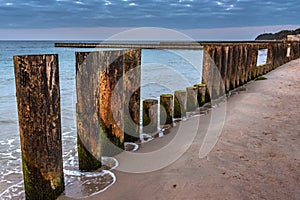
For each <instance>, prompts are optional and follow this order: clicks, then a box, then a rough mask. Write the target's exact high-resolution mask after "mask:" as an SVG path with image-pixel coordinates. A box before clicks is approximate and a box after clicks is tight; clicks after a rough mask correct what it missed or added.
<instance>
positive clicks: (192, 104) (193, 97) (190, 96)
mask: <svg viewBox="0 0 300 200" xmlns="http://www.w3.org/2000/svg"><path fill="white" fill-rule="evenodd" d="M186 92H187V101H186V107H187V108H186V110H187V112H192V111H195V110H196V109H197V108H198V100H197V96H198V88H197V87H195V86H192V87H187V88H186Z"/></svg>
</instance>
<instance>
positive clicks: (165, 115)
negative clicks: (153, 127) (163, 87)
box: [160, 94, 173, 125]
mask: <svg viewBox="0 0 300 200" xmlns="http://www.w3.org/2000/svg"><path fill="white" fill-rule="evenodd" d="M172 123H173V95H172V94H162V95H160V125H167V124H172Z"/></svg>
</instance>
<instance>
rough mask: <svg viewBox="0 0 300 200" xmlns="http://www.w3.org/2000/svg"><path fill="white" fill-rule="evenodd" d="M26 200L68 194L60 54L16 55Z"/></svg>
mask: <svg viewBox="0 0 300 200" xmlns="http://www.w3.org/2000/svg"><path fill="white" fill-rule="evenodd" d="M14 70H15V80H16V97H17V103H18V118H19V127H20V140H21V150H22V165H23V177H24V185H25V195H26V199H56V198H57V197H58V196H59V195H60V194H61V193H62V192H63V191H64V174H63V159H62V140H61V116H60V91H59V73H58V55H31V56H14Z"/></svg>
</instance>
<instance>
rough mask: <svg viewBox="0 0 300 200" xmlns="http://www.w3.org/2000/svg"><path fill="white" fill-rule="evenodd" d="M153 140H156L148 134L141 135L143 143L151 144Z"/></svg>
mask: <svg viewBox="0 0 300 200" xmlns="http://www.w3.org/2000/svg"><path fill="white" fill-rule="evenodd" d="M153 139H154V138H153V137H152V136H151V135H149V134H147V133H141V134H140V140H141V143H146V142H150V141H151V140H153Z"/></svg>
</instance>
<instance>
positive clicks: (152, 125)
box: [143, 99, 158, 133]
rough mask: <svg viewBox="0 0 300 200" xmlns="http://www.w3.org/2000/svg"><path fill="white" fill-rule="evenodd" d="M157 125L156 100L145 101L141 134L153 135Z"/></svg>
mask: <svg viewBox="0 0 300 200" xmlns="http://www.w3.org/2000/svg"><path fill="white" fill-rule="evenodd" d="M157 125H158V100H156V99H145V100H144V101H143V132H144V133H155V132H157Z"/></svg>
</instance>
